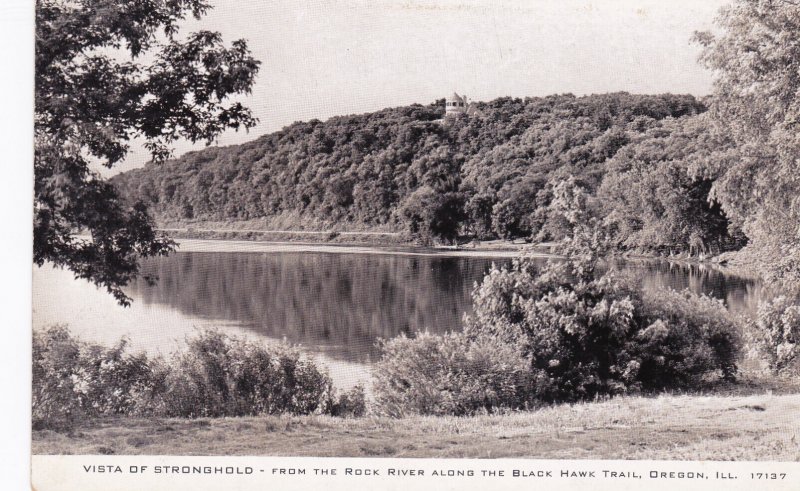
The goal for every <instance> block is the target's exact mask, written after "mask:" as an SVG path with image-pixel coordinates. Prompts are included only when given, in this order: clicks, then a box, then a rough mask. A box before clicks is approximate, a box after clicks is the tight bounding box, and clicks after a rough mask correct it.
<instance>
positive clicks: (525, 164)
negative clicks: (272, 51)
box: [113, 93, 705, 242]
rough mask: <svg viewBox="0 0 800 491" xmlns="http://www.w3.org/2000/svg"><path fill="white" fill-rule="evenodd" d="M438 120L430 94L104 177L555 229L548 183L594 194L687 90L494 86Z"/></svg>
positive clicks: (299, 210) (293, 202) (167, 192)
mask: <svg viewBox="0 0 800 491" xmlns="http://www.w3.org/2000/svg"><path fill="white" fill-rule="evenodd" d="M479 105H480V109H481V111H480V112H481V115H479V116H472V117H469V118H462V119H460V120H458V121H452V122H448V123H447V124H443V123H441V122H439V121H438V120H439V119H440V118H441V117H442V115H443V109H444V108H443V107H442V106H441V105H436V104H431V105H427V106H423V105H411V106H407V107H398V108H389V109H383V110H381V111H377V112H373V113H368V114H361V115H352V116H340V117H334V118H331V119H329V120H327V121H325V122H320V121H317V120H312V121H309V122H304V123H295V124H292V125H290V126H288V127H286V128H284V129H283V130H281V131H278V132H275V133H272V134H269V135H264V136H262V137H260V138H258V139H256V140H255V141H253V142H250V143H246V144H244V145H238V146H231V147H226V148H209V149H206V150H204V151H201V152H192V153H188V154H186V155H184V156H183V157H181V158H180V159H177V160H173V161H169V162H166V163H165V164H164V165H159V166H157V165H147V166H146V167H145V168H144V169H137V170H133V171H130V172H126V173H124V174H122V175H119V176H116V177H115V178H114V179H113V182H114V183H115V184H116V185H117V187H118V188H119V189H120V192H121V194H122V195H123V196H125V197H126V199H127V200H128V201H129V202H134V201H136V200H142V201H144V202H145V203H147V204H148V206H149V207H150V208H151V209H152V210H153V211H154V213H155V215H156V217H157V218H159V219H162V220H184V221H191V220H248V219H254V218H260V217H273V216H277V215H280V214H282V213H294V214H297V215H300V216H303V217H310V218H313V219H319V220H321V221H323V222H327V223H329V224H331V225H335V224H341V223H347V224H350V223H355V224H358V225H359V226H374V225H390V226H394V227H396V228H397V229H402V230H406V231H407V232H408V233H409V235H411V236H413V238H415V239H416V240H419V241H422V242H431V241H434V240H441V241H445V242H449V241H452V240H453V239H454V238H455V237H456V236H457V235H463V234H476V235H478V236H480V237H482V238H493V237H503V238H520V237H523V238H526V237H528V236H530V235H532V234H539V233H540V231H542V230H544V233H543V234H542V236H543V238H546V239H554V240H558V239H560V238H561V237H562V235H563V233H564V231H563V230H562V229H561V228H560V222H559V221H558V219H557V218H555V217H553V216H551V215H550V214H549V213H548V211H547V210H548V206H549V204H550V202H551V201H552V199H553V192H554V188H556V187H557V186H558V184H559V183H560V182H562V181H563V180H565V179H568V178H569V176H574V178H575V179H576V181H577V182H578V184H579V185H580V186H581V187H582V188H583V189H584V190H585V192H586V193H588V194H589V195H590V196H594V195H595V193H596V191H597V188H598V186H599V185H600V182H601V181H602V178H603V175H604V173H605V172H606V164H607V162H608V160H609V159H611V158H612V157H613V156H614V155H615V154H616V153H617V152H618V151H619V150H620V149H621V148H622V147H624V146H625V145H626V144H627V143H628V142H629V141H631V140H633V139H635V138H636V137H637V136H638V135H641V134H642V133H643V132H645V131H647V130H648V129H649V128H651V127H653V126H654V125H656V124H657V123H658V122H659V121H661V120H663V119H665V118H670V117H671V118H677V119H680V120H683V119H685V118H688V117H691V116H692V115H695V114H698V113H701V112H703V111H704V110H705V106H704V105H703V104H702V103H701V102H700V101H698V100H696V99H695V98H693V97H692V96H680V95H669V94H668V95H660V96H640V95H631V94H627V93H615V94H606V95H592V96H586V97H575V96H572V95H569V94H567V95H559V96H550V97H544V98H526V99H512V98H501V99H496V100H493V101H489V102H486V103H480V104H479Z"/></svg>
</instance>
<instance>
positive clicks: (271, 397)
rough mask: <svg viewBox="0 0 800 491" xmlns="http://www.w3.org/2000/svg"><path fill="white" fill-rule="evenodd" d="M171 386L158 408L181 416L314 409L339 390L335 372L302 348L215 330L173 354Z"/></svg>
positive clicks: (305, 410) (230, 414)
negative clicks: (303, 356) (303, 357)
mask: <svg viewBox="0 0 800 491" xmlns="http://www.w3.org/2000/svg"><path fill="white" fill-rule="evenodd" d="M165 385H166V388H165V391H164V393H163V394H162V395H161V401H160V403H158V404H157V407H158V412H159V413H162V414H163V415H165V416H180V417H204V416H209V417H213V416H245V415H258V414H280V413H291V414H310V413H313V412H315V411H316V410H317V409H318V408H320V406H321V404H322V403H323V401H325V400H326V399H327V398H329V397H330V393H331V392H332V390H333V388H332V382H331V380H330V377H328V375H327V374H324V373H322V372H320V371H319V369H317V367H316V366H315V365H314V364H313V363H311V362H309V361H303V360H301V359H300V353H299V351H297V350H296V349H292V348H288V347H285V346H274V347H266V346H263V345H260V344H256V343H252V342H248V341H245V340H242V339H238V338H231V337H229V336H227V335H225V334H223V333H221V332H219V331H213V330H211V331H205V332H203V333H201V334H200V335H199V336H197V337H196V338H193V339H190V340H189V342H188V349H187V350H186V351H185V352H182V353H180V354H178V355H176V356H175V357H174V358H173V363H171V364H170V366H169V370H168V373H167V374H166V384H165Z"/></svg>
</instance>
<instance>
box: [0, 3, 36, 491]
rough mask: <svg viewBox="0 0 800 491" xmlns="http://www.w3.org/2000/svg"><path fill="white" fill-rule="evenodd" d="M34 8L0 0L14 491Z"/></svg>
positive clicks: (22, 447) (9, 444)
mask: <svg viewBox="0 0 800 491" xmlns="http://www.w3.org/2000/svg"><path fill="white" fill-rule="evenodd" d="M34 5H35V2H34V1H33V0H2V2H0V60H2V64H3V76H2V77H0V135H2V139H1V140H0V141H2V142H3V154H2V158H0V161H2V163H3V167H4V168H3V178H2V179H0V210H2V222H1V223H2V226H1V227H2V232H0V244H2V250H1V252H2V253H0V258H1V259H0V271H2V273H3V274H2V283H0V285H2V286H1V288H2V290H0V298H1V299H2V304H1V305H2V310H0V312H2V313H3V315H2V328H3V342H1V343H0V360H2V363H3V365H2V370H0V384H2V394H3V395H4V397H3V402H2V404H0V408H1V409H0V411H1V412H0V420H2V425H3V431H2V435H3V438H2V440H1V441H0V449H2V452H1V453H0V476H2V477H0V480H1V481H2V482H3V486H2V487H3V488H4V489H9V490H16V489H30V477H29V476H30V459H29V456H30V447H31V444H30V411H31V407H30V386H31V384H30V382H31V378H30V377H31V376H30V366H31V365H30V350H31V338H30V326H31V271H32V270H31V254H32V252H31V251H32V250H33V238H32V232H31V231H32V216H33V87H34V83H33V61H34V45H33V32H34V28H33V26H34V15H33V13H34Z"/></svg>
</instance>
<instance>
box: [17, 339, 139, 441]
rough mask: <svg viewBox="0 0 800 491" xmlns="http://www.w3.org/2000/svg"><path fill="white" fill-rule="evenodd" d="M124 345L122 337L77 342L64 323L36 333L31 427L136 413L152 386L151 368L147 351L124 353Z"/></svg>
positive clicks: (68, 423) (60, 425) (58, 426)
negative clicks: (102, 342)
mask: <svg viewBox="0 0 800 491" xmlns="http://www.w3.org/2000/svg"><path fill="white" fill-rule="evenodd" d="M126 346H127V342H126V341H125V339H122V340H120V341H119V342H118V343H117V344H116V345H115V346H113V347H111V348H107V347H104V346H99V345H93V344H89V343H85V342H81V341H79V340H77V339H75V338H73V337H72V336H70V333H69V331H68V330H67V328H66V327H65V326H62V325H58V326H54V327H51V328H49V329H47V330H44V331H36V332H34V335H33V352H32V355H33V356H32V358H33V373H32V375H33V401H32V403H33V408H32V419H33V424H34V426H35V427H43V426H48V427H53V428H61V427H69V426H71V425H72V424H74V423H75V422H76V421H79V420H80V419H82V418H83V417H86V416H96V415H99V414H128V413H136V412H137V411H140V410H141V405H140V401H142V400H146V399H149V398H150V397H151V395H152V392H153V390H154V389H155V385H154V378H153V367H152V366H151V363H150V360H148V359H147V357H146V356H145V355H142V354H140V355H130V354H127V353H125V350H126Z"/></svg>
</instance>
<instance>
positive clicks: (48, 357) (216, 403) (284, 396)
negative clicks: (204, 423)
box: [33, 326, 366, 429]
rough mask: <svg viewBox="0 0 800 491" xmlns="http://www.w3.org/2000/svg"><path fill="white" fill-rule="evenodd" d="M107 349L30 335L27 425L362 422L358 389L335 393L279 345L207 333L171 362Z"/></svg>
mask: <svg viewBox="0 0 800 491" xmlns="http://www.w3.org/2000/svg"><path fill="white" fill-rule="evenodd" d="M126 346H127V344H126V342H125V340H122V341H120V342H119V343H118V344H117V345H115V346H114V347H111V348H107V347H104V346H101V345H97V344H91V343H86V342H83V341H80V340H79V339H77V338H75V337H73V336H72V335H71V334H70V332H69V330H68V329H67V328H66V327H64V326H55V327H51V328H49V329H46V330H43V331H36V332H35V333H34V337H33V423H34V426H36V427H50V428H56V429H70V428H72V427H73V426H74V425H75V424H77V423H79V422H80V421H81V420H83V419H85V418H92V417H97V416H102V415H110V414H123V415H154V416H169V417H200V416H245V415H264V414H284V413H290V414H311V413H322V414H331V415H335V416H355V417H357V416H362V415H364V414H365V411H366V404H365V397H364V390H363V388H361V387H355V388H354V389H352V390H350V391H348V392H344V393H342V394H338V395H337V393H336V391H335V390H334V388H333V386H332V382H331V379H330V377H329V376H328V375H327V374H326V373H324V372H322V371H320V370H319V369H318V368H317V366H316V365H315V364H314V363H312V362H311V361H308V360H304V359H302V358H301V356H300V353H299V352H298V351H297V350H296V349H293V348H290V347H286V346H269V347H267V346H264V345H262V344H258V343H254V342H249V341H245V340H242V339H239V338H232V337H229V336H227V335H225V334H223V333H221V332H219V331H206V332H202V333H200V334H199V335H198V336H197V337H195V338H192V339H189V340H188V347H187V349H186V350H185V351H182V352H177V353H175V354H173V355H172V357H171V358H170V359H163V358H161V357H155V358H150V357H148V356H147V355H146V354H143V353H139V354H130V353H128V352H127V351H126Z"/></svg>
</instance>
